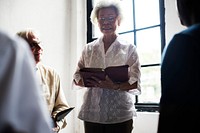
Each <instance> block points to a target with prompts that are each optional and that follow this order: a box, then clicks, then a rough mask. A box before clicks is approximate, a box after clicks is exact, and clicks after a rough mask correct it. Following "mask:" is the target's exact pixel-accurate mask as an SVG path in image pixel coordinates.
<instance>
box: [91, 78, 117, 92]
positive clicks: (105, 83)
mask: <svg viewBox="0 0 200 133" xmlns="http://www.w3.org/2000/svg"><path fill="white" fill-rule="evenodd" d="M87 82H88V83H89V84H90V85H93V86H95V87H100V88H107V89H114V90H117V89H118V88H119V87H118V86H119V84H116V83H114V82H113V81H112V80H111V79H110V78H109V77H108V76H106V78H105V80H99V79H98V78H96V77H91V79H88V80H87Z"/></svg>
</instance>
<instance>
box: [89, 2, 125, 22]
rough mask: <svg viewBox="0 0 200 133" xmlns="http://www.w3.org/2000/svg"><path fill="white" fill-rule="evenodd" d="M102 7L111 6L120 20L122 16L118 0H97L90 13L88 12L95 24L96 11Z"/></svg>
mask: <svg viewBox="0 0 200 133" xmlns="http://www.w3.org/2000/svg"><path fill="white" fill-rule="evenodd" d="M102 8H113V9H114V10H115V12H116V14H117V16H118V17H119V20H120V21H121V20H122V18H123V15H122V8H121V6H120V1H119V0H100V1H98V2H97V3H96V4H95V6H94V8H93V10H92V12H91V14H90V20H91V22H92V23H93V24H97V19H98V12H99V10H100V9H102Z"/></svg>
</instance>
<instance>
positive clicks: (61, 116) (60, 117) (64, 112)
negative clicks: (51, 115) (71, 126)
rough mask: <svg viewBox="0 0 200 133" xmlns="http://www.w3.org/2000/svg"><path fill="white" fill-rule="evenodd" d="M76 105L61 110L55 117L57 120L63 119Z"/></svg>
mask: <svg viewBox="0 0 200 133" xmlns="http://www.w3.org/2000/svg"><path fill="white" fill-rule="evenodd" d="M74 108H75V107H71V108H68V109H66V110H63V111H61V112H59V113H58V114H57V115H56V117H55V121H60V120H62V119H63V118H64V117H65V116H66V115H67V114H69V112H71V111H72V110H73V109H74Z"/></svg>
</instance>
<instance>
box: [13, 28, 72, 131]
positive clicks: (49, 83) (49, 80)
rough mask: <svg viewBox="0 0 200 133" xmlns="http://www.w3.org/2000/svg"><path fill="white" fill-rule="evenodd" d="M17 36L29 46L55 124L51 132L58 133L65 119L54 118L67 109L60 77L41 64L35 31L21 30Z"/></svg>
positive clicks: (64, 123) (40, 54)
mask: <svg viewBox="0 0 200 133" xmlns="http://www.w3.org/2000/svg"><path fill="white" fill-rule="evenodd" d="M17 35H18V36H20V37H22V38H23V39H24V40H26V41H27V43H28V44H29V47H30V49H31V51H32V54H33V56H34V58H35V69H36V71H37V75H38V77H39V81H40V85H41V88H42V93H43V96H44V98H45V101H46V103H47V105H48V109H49V113H50V115H51V117H52V118H53V120H54V123H55V127H54V128H53V131H55V132H59V131H60V129H62V128H64V127H65V126H66V124H67V123H66V119H65V118H64V119H62V120H60V121H55V116H56V114H57V113H59V112H60V111H63V110H65V109H68V108H69V105H68V103H67V101H66V98H65V95H64V92H63V89H62V87H61V82H60V77H59V75H58V74H57V73H56V71H55V70H54V69H52V68H51V67H49V66H46V65H44V64H43V63H42V62H41V56H42V53H43V48H42V46H41V41H40V39H39V36H38V34H37V33H36V31H35V30H33V29H27V30H23V31H20V32H18V33H17Z"/></svg>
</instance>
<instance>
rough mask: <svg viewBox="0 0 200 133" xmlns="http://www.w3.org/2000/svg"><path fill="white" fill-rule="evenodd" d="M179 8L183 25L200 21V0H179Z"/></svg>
mask: <svg viewBox="0 0 200 133" xmlns="http://www.w3.org/2000/svg"><path fill="white" fill-rule="evenodd" d="M177 9H178V13H179V17H180V20H181V23H182V25H185V26H187V27H188V26H191V25H193V24H196V23H200V4H199V0H177Z"/></svg>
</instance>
